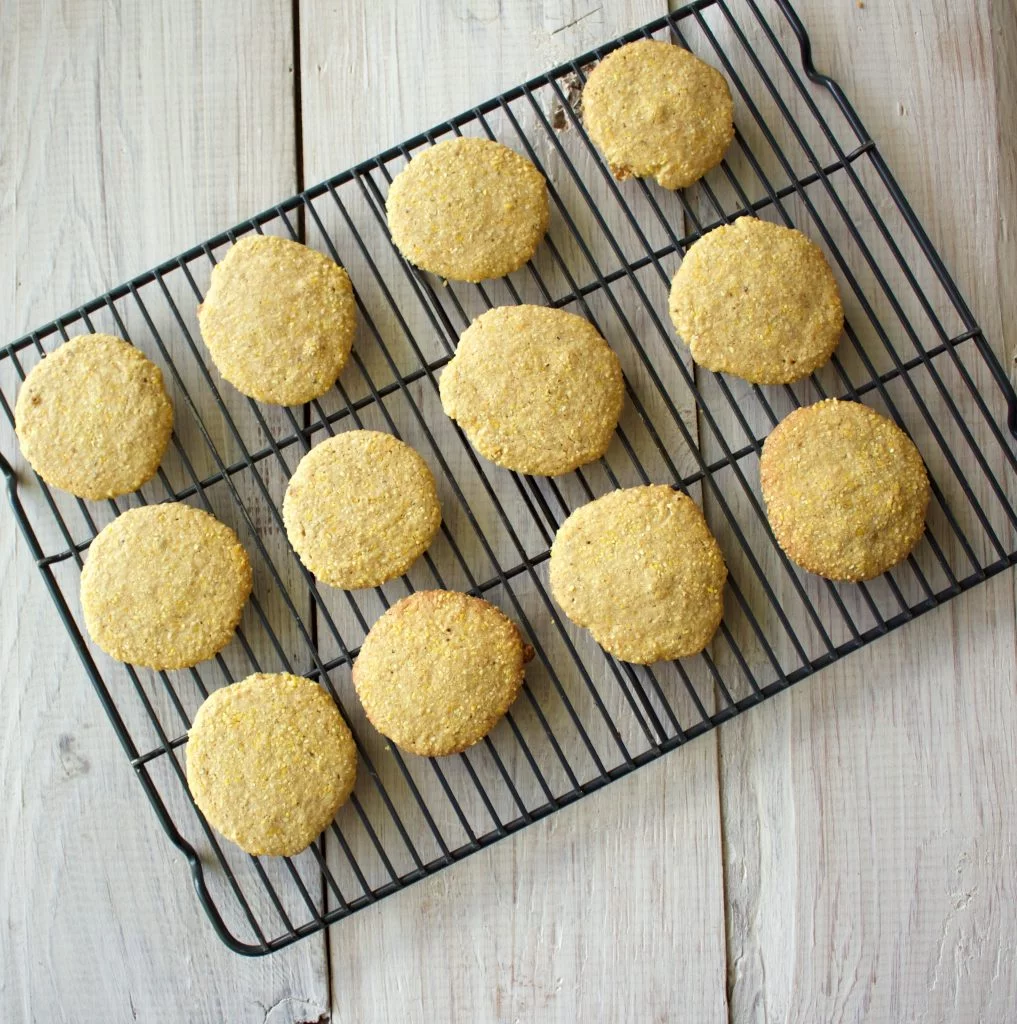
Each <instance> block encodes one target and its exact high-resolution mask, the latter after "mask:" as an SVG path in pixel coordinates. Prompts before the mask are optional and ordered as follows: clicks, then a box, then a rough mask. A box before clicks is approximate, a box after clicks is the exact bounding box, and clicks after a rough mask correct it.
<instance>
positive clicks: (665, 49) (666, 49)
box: [583, 39, 734, 189]
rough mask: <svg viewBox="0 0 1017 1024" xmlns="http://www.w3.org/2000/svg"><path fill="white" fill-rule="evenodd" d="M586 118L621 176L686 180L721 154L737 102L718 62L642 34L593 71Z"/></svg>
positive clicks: (669, 182)
mask: <svg viewBox="0 0 1017 1024" xmlns="http://www.w3.org/2000/svg"><path fill="white" fill-rule="evenodd" d="M583 123H584V124H585V125H586V130H587V132H588V133H589V136H590V138H591V139H592V140H593V142H594V145H596V147H597V148H598V149H599V150H600V151H601V153H603V154H604V156H605V158H606V159H607V163H608V166H609V167H610V168H611V173H612V174H613V175H614V176H615V177H616V178H618V179H620V180H623V179H625V178H632V177H636V178H656V179H657V182H658V183H659V184H660V185H662V186H663V187H664V188H670V189H674V188H684V187H685V186H686V185H691V184H692V183H693V182H694V181H698V180H699V179H700V178H701V177H702V176H703V175H704V174H706V172H707V171H708V170H710V169H711V168H713V167H716V166H717V164H719V163H720V161H721V160H722V159H723V156H724V152H725V150H726V149H727V147H728V146H729V145H730V144H731V140H732V139H733V138H734V107H733V105H732V103H731V91H730V90H729V89H728V87H727V82H726V81H725V80H724V76H723V75H722V74H721V73H720V72H719V71H718V70H717V69H716V68H712V67H710V65H709V64H705V63H704V62H703V61H701V60H700V59H699V58H698V57H695V56H693V55H692V54H691V53H689V51H688V50H683V49H682V48H681V47H679V46H672V45H671V44H670V43H664V42H659V41H657V40H654V39H642V40H640V41H639V42H636V43H629V44H628V45H626V46H623V47H621V49H619V50H615V51H614V53H611V54H608V56H607V57H605V58H604V59H603V60H602V61H601V62H600V63H599V64H598V65H597V66H596V67H595V68H594V69H593V71H591V72H590V77H589V78H588V79H587V82H586V86H585V88H584V89H583Z"/></svg>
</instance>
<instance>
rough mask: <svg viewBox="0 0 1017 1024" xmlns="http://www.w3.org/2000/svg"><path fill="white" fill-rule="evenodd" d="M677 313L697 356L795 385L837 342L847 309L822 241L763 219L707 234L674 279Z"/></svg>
mask: <svg viewBox="0 0 1017 1024" xmlns="http://www.w3.org/2000/svg"><path fill="white" fill-rule="evenodd" d="M670 310H671V319H672V320H673V321H674V325H675V327H676V328H677V329H678V333H679V334H680V335H681V336H682V338H684V340H685V343H686V344H687V345H688V346H689V350H690V351H691V353H692V358H693V359H694V360H695V361H696V362H697V363H699V365H700V366H705V367H706V369H708V370H713V371H714V372H715V373H731V374H734V375H735V376H736V377H742V378H744V379H745V380H747V381H751V382H753V383H754V384H788V383H790V382H791V381H795V380H798V379H799V378H801V377H807V376H808V375H809V374H810V373H812V372H813V370H817V369H819V367H820V366H822V365H823V364H824V363H825V362H826V361H827V360H828V359H829V358H830V356H831V355H833V350H834V349H835V348H836V347H837V342H838V341H839V340H840V333H841V330H842V329H843V327H844V309H843V307H842V305H841V301H840V293H839V292H838V291H837V282H836V281H835V280H834V277H833V271H831V270H830V265H829V264H828V263H827V262H826V257H825V256H824V255H823V252H822V250H821V249H820V248H819V246H817V245H815V244H814V243H812V242H811V241H809V239H808V238H806V237H805V235H803V234H802V233H801V232H800V231H795V230H794V229H793V228H782V227H779V226H778V225H776V224H771V223H770V222H769V221H765V220H759V219H758V218H757V217H739V218H738V220H736V221H735V222H734V223H733V224H726V225H724V226H722V227H719V228H715V229H714V230H713V231H710V232H708V233H707V234H705V235H703V237H702V238H700V239H699V241H698V242H696V243H695V244H694V245H693V246H692V247H691V248H690V249H689V251H688V252H687V253H686V255H685V259H684V260H682V264H681V266H680V267H679V268H678V273H677V274H675V276H674V281H673V282H672V284H671V301H670Z"/></svg>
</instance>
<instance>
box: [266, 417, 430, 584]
mask: <svg viewBox="0 0 1017 1024" xmlns="http://www.w3.org/2000/svg"><path fill="white" fill-rule="evenodd" d="M282 511H283V523H284V525H285V527H286V536H287V537H289V539H290V543H291V544H292V545H293V547H294V550H295V551H296V552H297V554H298V555H299V556H300V560H301V561H302V562H303V563H304V565H305V566H306V567H307V568H308V569H309V570H310V571H311V572H313V573H314V575H315V576H316V577H317V578H318V579H319V580H321V581H322V582H323V583H328V584H329V585H330V586H333V587H342V588H344V589H345V590H356V589H357V588H359V587H378V586H381V584H382V583H384V582H385V581H386V580H390V579H393V578H394V577H396V576H401V575H402V574H403V573H404V572H406V570H407V569H409V567H410V566H411V565H412V564H413V563H414V562H415V561H416V560H417V559H418V558H419V557H420V556H421V555H422V554H423V553H424V552H425V551H426V550H427V548H428V546H429V545H430V543H431V541H432V540H433V539H434V535H435V534H436V533H437V532H438V527H439V526H440V525H441V505H440V504H439V502H438V492H437V490H436V488H435V484H434V477H433V476H432V474H431V471H430V469H428V467H427V463H426V462H424V460H423V459H422V458H421V457H420V456H419V455H418V454H417V453H416V452H415V451H414V450H413V449H412V448H411V447H410V446H409V445H408V444H404V443H403V442H402V441H400V440H399V439H398V438H395V437H393V436H392V435H391V434H383V433H380V432H379V431H376V430H350V431H348V432H347V433H345V434H338V435H337V436H336V437H331V438H329V439H328V440H327V441H322V442H321V443H320V444H317V445H315V446H314V448H312V449H311V450H310V451H309V452H308V453H307V454H306V455H305V456H304V457H303V458H302V459H301V460H300V464H299V465H298V466H297V470H296V472H295V473H294V474H293V477H292V479H291V480H290V483H289V486H288V487H287V488H286V496H285V497H284V499H283V510H282Z"/></svg>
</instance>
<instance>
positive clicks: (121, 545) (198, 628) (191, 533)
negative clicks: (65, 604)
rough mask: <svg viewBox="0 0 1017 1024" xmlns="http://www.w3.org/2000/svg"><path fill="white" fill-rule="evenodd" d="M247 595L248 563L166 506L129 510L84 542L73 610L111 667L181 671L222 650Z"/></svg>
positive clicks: (199, 519)
mask: <svg viewBox="0 0 1017 1024" xmlns="http://www.w3.org/2000/svg"><path fill="white" fill-rule="evenodd" d="M250 593H251V563H250V561H249V559H248V557H247V552H246V551H245V550H244V549H243V547H242V546H241V544H240V541H239V540H238V539H237V535H236V534H235V533H234V532H233V531H232V530H231V529H230V528H229V527H228V526H226V525H224V524H223V523H220V522H219V520H218V519H216V518H215V516H212V515H209V514H208V513H207V512H202V511H201V510H200V509H196V508H192V507H191V506H190V505H182V504H179V503H177V502H170V503H167V504H164V505H146V506H144V507H143V508H132V509H129V510H128V511H127V512H124V513H123V515H121V516H119V517H118V518H116V519H114V520H113V522H112V523H110V524H109V526H107V527H105V528H104V529H103V530H102V531H101V532H100V533H99V535H98V536H97V537H96V538H95V540H93V541H92V544H91V546H90V547H89V549H88V557H87V558H86V560H85V565H84V568H83V569H82V570H81V608H82V611H83V612H84V614H85V626H86V627H87V628H88V632H89V635H90V636H91V637H92V639H93V640H94V641H95V642H96V643H97V644H98V645H99V646H100V647H101V648H102V649H103V650H104V651H105V652H106V653H107V654H109V655H111V656H112V657H114V658H116V659H118V660H119V661H127V662H131V663H133V664H135V665H144V666H146V667H148V668H155V669H167V668H187V667H189V666H191V665H196V664H197V663H198V662H199V661H204V660H205V659H206V658H211V657H212V656H213V655H215V654H216V653H218V652H219V651H221V650H222V648H223V647H225V646H226V644H228V643H229V642H230V640H231V639H232V637H233V633H234V631H235V630H236V628H237V624H238V623H239V622H240V615H241V613H242V611H243V608H244V604H245V603H246V601H247V598H248V595H249V594H250Z"/></svg>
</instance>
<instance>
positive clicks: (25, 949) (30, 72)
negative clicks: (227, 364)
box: [0, 0, 328, 1024]
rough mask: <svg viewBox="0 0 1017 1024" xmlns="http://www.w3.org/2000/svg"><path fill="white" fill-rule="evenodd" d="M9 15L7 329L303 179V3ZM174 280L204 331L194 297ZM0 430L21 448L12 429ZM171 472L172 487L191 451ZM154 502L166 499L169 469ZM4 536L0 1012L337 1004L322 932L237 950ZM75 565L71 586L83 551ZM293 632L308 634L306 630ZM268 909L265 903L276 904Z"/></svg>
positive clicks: (178, 1011)
mask: <svg viewBox="0 0 1017 1024" xmlns="http://www.w3.org/2000/svg"><path fill="white" fill-rule="evenodd" d="M2 21H3V24H4V31H3V33H2V34H0V54H2V56H0V68H2V75H0V78H2V80H3V83H4V86H3V89H2V90H0V92H2V95H3V102H2V105H0V118H2V127H0V139H2V140H3V141H2V143H0V145H2V146H3V151H2V156H0V216H2V219H3V225H4V226H3V230H2V231H0V237H2V239H3V241H2V243H0V244H2V245H3V246H4V247H5V251H4V259H3V260H2V269H0V306H2V308H3V309H4V310H5V311H6V313H5V315H4V318H3V327H2V331H0V333H2V334H3V335H4V336H5V338H6V337H13V336H15V335H17V334H18V333H20V332H22V331H24V330H26V329H28V328H30V327H32V326H34V325H36V324H38V323H40V322H41V321H43V320H45V319H47V318H49V317H51V316H52V315H53V314H55V313H57V312H60V311H62V310H63V309H64V308H66V307H67V306H69V305H70V304H71V303H72V302H73V301H77V300H80V299H82V298H85V297H88V296H91V295H93V294H95V293H97V292H99V291H100V290H101V289H102V288H104V287H106V286H108V285H109V284H111V283H114V282H115V281H119V280H121V279H123V278H125V277H127V276H129V275H132V274H134V273H137V272H139V271H141V270H143V269H145V268H146V267H148V266H149V265H151V264H153V263H155V262H156V261H158V260H161V259H164V258H165V257H166V256H167V255H169V254H171V253H173V252H175V251H179V250H181V249H183V248H185V247H187V246H189V245H192V244H193V243H194V242H196V241H198V240H200V239H201V238H204V237H206V236H207V235H209V234H212V233H214V232H216V231H218V230H220V229H221V228H222V227H224V226H226V225H228V224H230V223H233V222H234V221H236V220H238V219H239V218H240V217H241V216H244V215H247V214H249V213H251V212H252V211H254V210H257V209H260V208H262V207H264V206H265V205H267V204H268V203H269V202H271V201H272V200H274V199H276V198H278V197H279V196H281V195H285V194H287V193H289V192H291V191H292V190H293V188H294V185H295V154H294V139H295V129H294V120H293V74H292V67H291V62H292V38H291V24H292V17H291V8H290V5H289V3H288V2H282V0H262V2H259V3H257V4H256V5H254V7H253V8H252V6H251V5H244V9H243V11H242V12H241V11H240V10H239V7H238V5H235V4H219V5H214V6H211V7H204V8H203V7H200V6H193V7H189V8H187V9H184V8H181V7H180V6H179V5H177V4H172V3H165V4H154V5H153V4H148V5H144V7H139V8H133V7H130V6H129V5H128V6H126V7H121V6H118V5H109V4H102V3H99V2H98V0H95V2H83V3H75V4H69V5H63V6H61V7H58V8H53V7H49V8H44V7H41V6H40V5H37V4H34V3H30V2H20V0H5V3H4V7H3V15H2ZM226 54H228V55H229V59H224V55H226ZM175 294H176V295H177V296H178V297H180V298H181V299H182V301H183V302H184V303H185V306H184V315H185V317H187V318H188V320H189V322H192V323H193V305H194V299H193V296H190V297H188V296H187V295H186V292H177V293H175ZM146 302H148V303H149V304H150V308H151V311H152V316H153V319H154V322H155V323H156V325H157V326H158V328H159V329H160V331H161V332H162V333H163V334H164V338H165V341H166V344H167V347H168V348H169V349H170V351H171V352H172V353H173V354H174V356H176V357H178V363H179V365H180V366H181V367H182V370H181V374H182V379H181V382H180V384H176V383H175V384H174V385H173V395H174V399H175V401H176V406H177V424H178V433H179V434H180V435H181V436H182V437H183V438H184V440H185V442H186V443H187V445H188V449H189V451H192V452H193V451H195V449H196V448H200V440H199V439H198V438H197V433H196V430H195V421H194V418H193V415H192V414H191V413H189V412H188V411H187V409H186V407H185V403H184V402H183V401H182V391H181V388H182V387H184V386H186V387H187V388H188V389H193V390H194V392H195V394H196V395H197V394H198V393H199V391H200V389H201V385H200V375H199V372H198V366H197V362H196V361H195V360H194V358H193V356H189V355H188V354H187V351H188V350H187V348H186V346H185V345H184V343H183V341H182V339H181V335H180V332H179V330H178V329H175V328H174V325H173V320H172V317H171V311H170V310H169V308H168V307H166V306H165V304H160V302H159V301H158V299H156V300H153V299H152V298H151V296H150V294H149V293H148V292H146ZM122 312H123V315H124V316H125V317H126V319H127V326H128V328H129V330H130V331H131V333H132V335H133V336H134V340H135V341H136V342H137V343H138V344H139V345H140V346H141V347H143V348H145V349H146V351H148V352H149V353H150V354H152V353H153V351H154V347H153V338H152V336H151V332H150V331H148V330H147V327H146V325H145V323H144V321H143V320H142V319H141V318H140V317H139V316H138V315H137V313H136V312H135V313H134V314H131V313H130V312H129V311H128V310H127V307H126V304H125V305H124V306H123V307H122ZM97 326H102V327H106V328H107V329H109V328H110V327H115V324H113V323H106V322H105V321H101V320H100V321H99V323H98V324H97ZM83 329H84V328H83V327H81V326H77V327H75V328H72V333H80V332H81V331H82V330H83ZM159 361H160V362H163V360H162V359H159ZM164 368H165V367H164ZM198 410H199V413H200V414H201V415H202V416H204V417H206V419H208V421H209V422H210V424H211V429H212V430H213V433H214V436H216V438H217V439H220V440H221V439H222V438H223V436H224V434H223V431H222V427H221V423H220V422H218V421H217V420H216V419H215V417H216V416H217V414H216V413H215V411H214V407H213V406H212V405H211V403H210V402H209V401H208V400H207V399H206V398H199V399H198ZM3 429H4V430H5V431H6V433H5V435H4V438H3V443H4V447H5V450H10V449H11V448H12V446H13V439H12V438H11V436H10V432H9V431H8V430H7V428H6V426H5V427H4V428H3ZM195 442H197V444H195ZM199 454H200V453H199ZM210 462H211V460H210V459H209V457H208V455H207V454H206V455H205V457H204V461H201V460H200V459H199V458H198V455H196V468H197V471H198V472H199V473H202V472H207V471H208V470H209V464H210ZM20 468H21V469H22V470H23V469H24V467H23V465H21V466H20ZM169 472H170V476H171V478H172V479H173V482H174V486H176V483H177V481H178V480H179V479H181V474H182V473H183V470H182V468H181V466H180V464H179V460H178V461H177V462H176V463H174V464H172V465H170V466H169ZM277 475H278V474H277ZM240 486H241V487H243V486H244V485H243V483H242V482H241V484H240ZM21 488H22V491H23V493H24V494H25V495H26V501H27V502H29V503H31V502H38V500H39V495H38V491H37V488H34V485H33V484H32V483H31V481H30V480H29V478H28V475H27V474H26V473H24V472H23V473H22V478H21ZM146 495H147V497H148V499H149V500H161V499H162V498H163V497H164V496H165V495H164V493H163V492H162V491H161V488H159V487H158V486H157V485H156V484H153V485H151V487H150V488H146ZM222 497H223V496H222V495H220V494H218V493H214V494H212V495H211V501H212V503H213V505H214V506H215V508H216V509H217V511H219V512H220V514H222V515H224V516H226V517H228V521H230V522H234V523H235V517H234V516H233V515H232V513H231V511H230V509H229V502H228V501H221V500H220V499H221V498H222ZM125 504H126V503H125ZM220 506H221V507H220ZM97 514H98V515H99V516H100V522H101V521H103V519H102V518H101V517H108V516H109V515H110V511H109V510H108V509H104V508H101V507H98V506H97ZM270 543H271V540H270ZM0 549H2V552H3V558H4V564H5V566H8V567H9V569H10V571H11V572H12V573H13V574H14V578H16V579H17V580H18V587H17V589H16V590H12V591H11V594H10V596H9V597H8V598H7V599H5V600H4V602H3V607H2V617H3V621H2V628H0V636H2V648H0V650H2V654H0V663H2V664H3V666H4V678H5V679H6V680H7V682H8V684H9V685H8V686H7V687H6V690H5V694H6V698H5V701H4V710H3V715H2V720H3V728H2V732H3V738H4V743H3V748H2V751H0V777H2V780H3V788H4V792H5V793H7V794H8V796H9V799H8V800H7V802H6V804H5V812H4V817H3V834H4V836H5V840H6V841H5V842H4V843H3V844H2V849H3V853H2V860H0V896H2V898H0V904H2V906H3V908H4V910H3V915H4V925H5V927H4V934H5V940H4V949H5V958H6V970H5V977H6V978H7V981H6V983H5V984H4V985H3V986H0V1018H3V1019H4V1020H12V1021H13V1020H29V1019H33V1020H36V1019H65V1018H68V1017H73V1018H74V1019H77V1020H100V1019H103V1020H131V1019H134V1020H189V1021H208V1022H212V1021H222V1020H244V1021H257V1022H262V1021H271V1022H274V1024H280V1022H285V1021H297V1020H300V1021H304V1020H310V1019H315V1020H316V1019H318V1018H319V1017H321V1016H322V1015H323V1014H325V1013H326V1012H327V1009H328V978H327V974H326V970H325V948H324V940H323V938H322V937H321V936H317V937H315V938H313V939H310V940H307V941H304V942H302V943H300V944H299V945H297V946H295V947H293V948H292V949H290V950H287V951H286V952H284V953H281V954H279V955H277V956H276V957H275V958H274V959H271V960H265V959H262V960H247V959H243V958H240V957H238V956H237V955H236V954H234V953H232V952H230V951H229V950H227V949H226V947H225V946H223V945H222V944H221V943H220V941H219V939H218V938H217V937H216V936H215V934H214V932H213V931H212V928H211V927H210V925H209V923H208V921H207V920H206V918H205V915H204V913H203V911H202V910H201V908H200V906H199V905H198V902H197V900H196V899H195V896H194V892H193V890H192V887H191V884H190V879H189V875H188V872H187V869H186V865H185V863H184V861H183V859H182V858H181V857H180V856H179V855H178V854H177V853H176V851H175V850H174V849H173V848H172V846H171V845H170V844H169V842H168V841H167V839H166V837H165V835H164V834H163V832H162V830H161V829H160V828H159V827H158V823H157V821H156V818H155V816H154V815H153V813H152V811H151V809H150V808H149V807H148V805H147V801H146V800H145V798H144V795H143V791H142V789H141V787H140V786H139V785H138V783H137V781H136V780H135V779H134V778H133V777H132V776H133V772H132V770H131V768H130V766H129V765H128V764H127V763H126V761H125V758H124V756H123V753H122V751H121V750H120V749H119V745H118V744H117V743H116V742H115V739H114V736H113V732H112V730H111V728H110V727H109V725H108V723H107V722H106V720H105V717H104V715H103V713H102V710H101V708H100V705H99V703H98V701H97V700H96V699H95V695H94V694H93V693H92V692H90V687H89V686H88V683H87V681H86V679H85V677H84V674H83V672H82V670H81V668H80V665H79V664H78V662H77V659H76V657H75V655H74V654H73V652H72V649H71V645H70V643H69V641H68V640H67V638H66V637H65V636H64V634H63V632H62V631H61V629H60V627H59V623H58V620H57V616H56V614H55V611H54V609H53V607H52V605H51V603H50V601H49V598H48V596H47V595H46V593H45V590H44V587H43V584H42V581H41V579H40V577H39V575H38V572H37V570H36V568H35V565H34V564H33V561H32V558H31V557H30V554H29V552H28V549H27V546H26V544H25V543H24V542H23V540H22V538H21V537H20V535H18V534H16V533H15V528H14V524H13V518H12V516H11V515H10V514H4V515H3V516H0ZM256 561H257V560H256ZM63 568H67V569H68V570H69V574H67V575H64V576H63V577H62V578H61V579H62V582H63V583H64V584H65V585H66V586H67V588H68V590H69V591H71V592H72V594H73V592H74V591H75V589H76V573H75V572H74V571H73V565H72V563H65V565H64V566H63V567H62V569H61V571H63ZM257 571H258V573H259V574H260V573H261V572H262V571H263V570H262V569H260V568H259V569H258V570H257ZM264 583H265V580H264V578H263V577H262V578H260V579H259V580H258V585H259V587H261V588H264ZM15 594H16V597H14V595H15ZM74 604H75V602H74V600H73V596H72V606H73V605H74ZM267 604H268V605H269V612H270V614H274V612H273V609H272V607H271V601H268V602H267ZM245 624H252V623H251V620H250V619H247V620H245ZM256 633H257V630H256V629H252V630H251V634H252V646H253V647H254V648H255V650H256V651H257V652H258V654H259V656H264V655H265V653H266V651H267V650H268V648H267V645H266V643H265V642H264V638H263V637H259V636H257V635H256ZM282 640H283V644H284V646H285V647H286V648H288V649H290V650H293V649H294V645H295V640H294V638H293V635H292V630H290V631H289V633H286V632H285V631H284V632H283V636H282ZM234 646H235V645H234ZM99 659H100V663H101V665H102V668H103V671H104V673H106V674H107V677H108V678H109V679H110V680H111V682H112V685H113V686H114V688H115V689H117V694H116V696H117V700H118V701H121V700H122V701H123V702H124V703H125V704H126V703H128V702H129V701H130V700H131V697H130V691H129V689H127V687H128V681H127V679H126V677H125V676H124V674H123V673H122V672H121V671H120V670H118V669H116V668H115V667H114V666H113V665H112V663H111V662H109V661H108V659H106V660H104V659H103V658H102V656H101V655H99ZM227 663H228V665H229V669H230V670H233V668H234V666H239V665H240V662H239V661H238V660H237V659H235V658H234V655H233V654H232V653H230V654H228V657H227ZM272 667H276V666H274V665H273V666H272ZM203 678H207V680H208V682H209V685H221V682H222V679H221V678H217V677H215V676H212V675H209V676H207V677H203ZM174 679H175V683H176V685H177V687H178V689H179V691H180V693H181V699H182V700H183V701H184V703H185V705H186V708H187V710H188V712H190V713H193V710H194V707H196V705H197V702H198V701H199V700H200V694H199V693H198V692H197V690H196V689H195V687H194V684H193V681H192V680H191V679H190V678H189V677H188V676H187V675H186V674H184V673H180V674H174ZM151 682H152V683H153V685H154V686H156V687H157V686H158V684H157V683H156V682H155V680H154V677H153V680H152V681H151ZM143 685H146V686H147V685H149V680H148V678H147V677H144V679H143ZM120 687H123V688H124V689H123V690H120V689H119V688H120ZM153 701H154V703H155V705H156V707H157V709H158V710H159V712H160V714H167V715H168V714H170V709H169V706H168V702H167V700H166V695H165V693H164V692H162V691H161V690H158V689H156V690H154V691H153ZM130 724H132V725H133V724H134V723H133V721H132V722H131V723H130ZM180 728H181V726H180V724H179V723H178V722H177V723H175V725H174V729H175V730H176V731H179V729H180ZM166 764H167V762H166V761H165V759H164V760H163V761H161V762H158V763H157V766H158V765H162V766H165V765H166ZM168 779H169V783H168V784H172V785H175V786H176V796H175V797H174V798H173V801H171V802H173V803H174V806H175V807H177V808H179V807H182V806H183V793H182V792H181V791H180V787H179V783H178V782H176V781H174V780H173V778H172V776H171V775H170V776H168ZM206 869H207V871H208V872H209V873H212V872H213V871H214V867H213V866H212V865H211V864H207V865H206ZM266 902H267V901H266V900H265V898H264V897H263V896H262V897H260V902H259V901H258V900H256V903H257V904H258V906H259V908H262V909H263V907H264V904H265V903H266Z"/></svg>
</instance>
